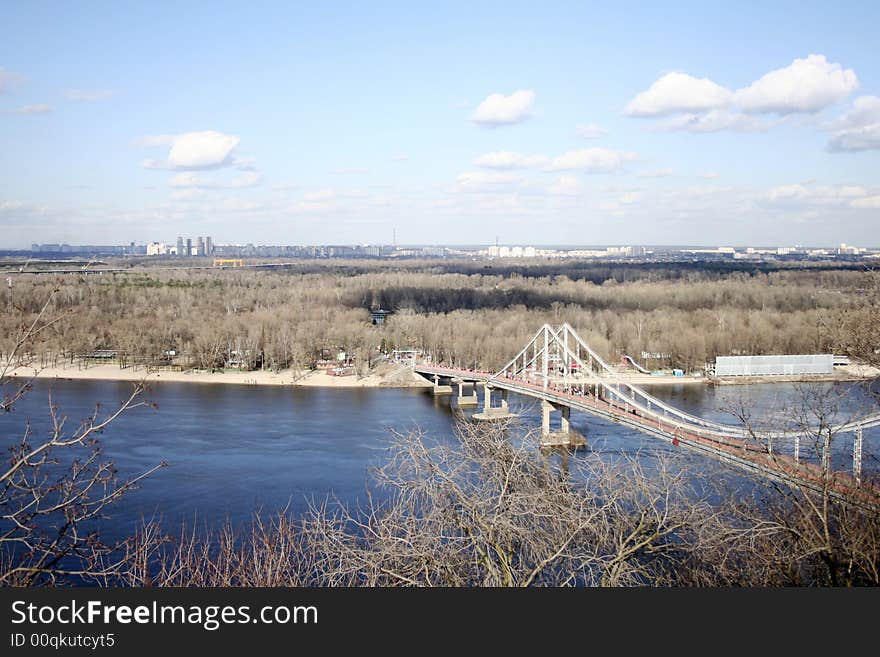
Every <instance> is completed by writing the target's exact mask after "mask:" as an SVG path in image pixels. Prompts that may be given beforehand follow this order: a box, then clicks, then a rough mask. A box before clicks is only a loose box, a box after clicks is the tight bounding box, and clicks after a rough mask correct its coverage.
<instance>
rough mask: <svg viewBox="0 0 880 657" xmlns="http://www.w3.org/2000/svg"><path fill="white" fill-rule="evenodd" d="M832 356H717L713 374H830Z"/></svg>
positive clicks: (832, 362) (832, 364)
mask: <svg viewBox="0 0 880 657" xmlns="http://www.w3.org/2000/svg"><path fill="white" fill-rule="evenodd" d="M833 371H834V356H833V355H831V354H806V355H797V356H784V355H780V356H718V357H717V358H716V359H715V376H785V375H790V376H791V375H798V374H831V373H832V372H833Z"/></svg>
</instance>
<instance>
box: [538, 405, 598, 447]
mask: <svg viewBox="0 0 880 657" xmlns="http://www.w3.org/2000/svg"><path fill="white" fill-rule="evenodd" d="M553 411H559V412H560V415H561V416H562V417H561V419H560V421H559V431H551V430H550V413H552V412H553ZM586 444H587V441H586V439H585V438H584V437H583V436H582V435H581V434H579V433H578V432H577V431H573V430H572V428H571V407H570V406H565V405H563V404H552V403H550V402H548V401H546V400H544V401H542V402H541V446H542V447H583V446H585V445H586Z"/></svg>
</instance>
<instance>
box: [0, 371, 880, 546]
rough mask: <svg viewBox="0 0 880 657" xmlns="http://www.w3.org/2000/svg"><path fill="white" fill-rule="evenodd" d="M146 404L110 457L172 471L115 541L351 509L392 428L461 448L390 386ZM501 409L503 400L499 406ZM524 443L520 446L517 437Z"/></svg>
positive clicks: (765, 408) (63, 407) (150, 486)
mask: <svg viewBox="0 0 880 657" xmlns="http://www.w3.org/2000/svg"><path fill="white" fill-rule="evenodd" d="M130 389H131V384H129V383H115V382H78V381H62V382H53V383H52V384H49V383H44V382H38V384H37V385H35V387H34V389H33V391H31V392H30V393H29V394H28V395H27V396H26V397H25V398H24V399H23V400H21V401H20V402H19V403H18V405H17V406H16V408H15V410H14V412H12V413H7V414H5V415H0V435H2V436H3V441H4V444H6V445H8V444H11V441H14V440H17V439H20V436H21V432H22V431H23V429H24V427H25V423H26V422H30V425H31V431H32V432H33V439H32V441H31V442H32V444H33V443H35V442H36V440H37V439H39V438H40V437H42V436H45V435H47V433H48V431H49V428H50V421H49V413H48V403H49V402H48V398H49V391H50V390H51V393H52V400H53V403H54V404H55V405H56V406H57V408H58V411H59V414H61V415H63V416H65V417H66V418H67V420H66V422H67V425H66V426H67V429H68V431H71V430H73V429H74V428H75V427H76V425H78V424H79V422H80V420H81V419H83V418H85V417H88V416H89V415H90V414H91V413H92V412H93V410H94V407H95V403H96V402H100V403H101V409H102V412H107V411H108V410H109V409H110V408H112V407H113V406H114V405H118V403H119V401H120V400H121V399H123V398H124V397H125V396H127V394H128V392H129V391H130ZM651 390H652V392H653V393H654V394H656V395H657V396H658V397H661V398H663V399H665V400H667V401H669V402H672V403H673V404H675V405H677V406H679V407H680V408H682V409H684V410H687V411H690V412H692V413H695V414H699V415H703V416H705V417H710V418H714V419H719V420H722V421H731V416H730V415H729V414H728V413H726V412H725V411H724V409H725V408H729V407H733V406H736V405H738V404H741V403H745V404H746V405H749V406H755V407H756V408H758V412H759V413H763V414H765V415H769V414H772V413H774V412H777V413H778V412H779V410H780V408H781V407H782V406H784V405H786V404H791V403H792V402H793V401H794V400H795V399H797V398H798V395H799V393H798V391H797V389H796V387H795V386H792V385H788V384H771V385H755V386H725V387H719V388H712V387H708V386H703V385H678V386H663V387H654V388H652V389H651ZM826 390H827V395H826V397H836V396H838V395H840V394H841V393H845V394H842V396H841V404H842V406H843V407H844V409H846V410H848V411H850V412H856V410H857V409H858V408H859V407H861V406H863V405H865V404H866V400H867V397H866V395H865V393H864V392H863V391H862V389H861V388H860V387H856V386H846V387H843V386H826ZM145 399H148V400H150V401H152V402H154V403H155V404H156V406H157V408H156V409H152V408H146V407H142V408H137V409H134V410H131V411H129V412H128V413H126V414H125V415H123V416H122V417H120V418H119V419H118V420H117V421H116V422H114V423H113V424H112V425H111V427H110V428H109V429H108V430H107V431H106V432H105V433H104V434H103V435H102V436H101V441H102V444H103V445H104V449H105V453H106V455H107V457H108V458H111V459H113V460H114V461H115V463H116V464H117V467H118V470H119V473H120V475H121V476H126V475H132V474H136V473H138V472H141V471H144V470H146V469H148V468H150V467H152V466H153V465H155V464H157V463H159V462H160V461H167V462H168V463H169V464H170V465H169V467H167V468H164V469H162V470H160V471H159V472H157V473H155V474H154V475H152V476H151V477H150V478H148V479H146V480H145V481H144V482H143V483H142V484H141V486H140V487H139V489H137V490H135V491H133V492H130V493H129V494H127V495H126V496H125V497H124V498H123V499H122V500H120V501H119V502H118V503H117V504H115V505H114V506H113V507H112V509H111V510H110V511H109V513H108V517H107V518H105V519H104V520H103V521H102V522H103V524H104V531H105V532H106V533H107V534H109V535H116V536H121V535H124V534H127V533H128V532H130V530H131V529H132V527H133V525H134V523H136V522H137V521H138V519H139V518H141V517H151V516H157V517H161V518H162V520H163V523H164V524H165V525H166V526H176V525H179V524H180V523H181V522H184V521H185V522H187V524H190V525H191V524H192V523H193V522H195V523H197V524H199V525H206V524H207V525H211V526H216V525H217V524H219V523H222V522H223V521H224V520H226V519H229V520H231V521H232V522H233V523H236V524H237V523H240V522H242V521H247V520H249V519H250V518H251V516H252V514H253V513H254V512H255V511H258V510H262V511H263V512H273V511H277V510H280V509H283V508H285V507H287V506H289V507H290V509H292V510H293V511H294V512H296V511H299V510H302V509H303V508H304V506H305V505H306V504H307V502H308V500H310V499H315V500H322V499H324V498H326V497H327V496H335V497H337V498H339V499H340V500H342V501H345V502H354V501H355V500H357V499H358V497H362V496H363V493H364V491H365V490H366V488H367V486H368V483H369V469H370V466H374V465H376V464H380V463H382V462H383V459H384V458H386V454H387V449H388V446H389V440H390V437H391V431H392V430H395V431H400V432H404V431H408V430H412V429H415V428H419V429H421V430H422V431H424V432H426V433H428V434H429V435H431V436H432V437H433V438H435V439H437V440H441V441H446V440H449V441H451V440H454V439H455V438H454V433H453V425H454V422H455V416H456V413H455V401H454V397H440V398H434V397H433V396H432V395H431V393H430V390H428V391H425V390H423V389H391V388H381V389H376V388H372V389H369V388H358V389H344V388H282V387H270V386H267V387H257V386H237V385H224V384H216V385H211V384H192V383H161V384H160V383H157V384H155V385H153V386H152V388H151V389H150V391H149V392H148V393H147V394H146V396H145ZM496 403H497V402H496ZM511 407H512V410H515V411H518V412H519V413H520V415H521V417H522V420H523V422H522V426H523V427H526V428H528V427H531V428H535V427H538V426H539V425H540V415H539V413H540V411H539V407H538V405H537V404H536V403H535V402H534V401H533V400H530V399H527V398H521V397H516V396H512V399H511ZM572 425H573V426H574V428H575V429H577V430H578V431H580V432H581V433H583V434H584V435H586V437H587V439H588V442H589V447H588V449H587V450H580V451H579V452H578V453H576V454H575V456H574V458H584V455H585V454H587V453H589V451H591V450H594V451H600V450H601V451H602V452H603V453H605V454H609V455H614V454H621V453H624V454H632V455H635V454H638V457H639V458H640V459H642V460H647V461H650V460H651V459H652V458H654V457H655V455H657V454H658V453H667V454H669V455H671V456H672V457H673V458H674V459H676V460H677V462H679V463H682V464H687V465H688V467H689V469H690V470H692V471H693V472H701V471H706V470H707V469H709V468H710V467H713V464H712V463H710V462H709V461H708V460H707V458H706V457H703V456H700V455H697V454H694V453H692V452H689V451H688V450H686V449H683V448H680V447H678V448H676V447H673V446H671V445H669V444H668V443H665V442H663V441H661V440H658V439H657V438H653V437H650V436H647V435H645V434H642V433H639V432H637V431H634V430H631V429H627V428H625V427H621V426H619V425H616V424H613V423H610V422H606V421H603V420H599V419H597V418H593V417H591V416H587V415H584V414H581V413H573V414H572ZM513 439H517V438H516V437H514V438H513ZM851 449H852V443H851V441H850V438H849V437H846V438H842V439H841V440H840V441H839V442H838V444H837V445H836V447H835V453H834V463H835V467H837V468H840V469H848V468H850V467H851ZM878 455H880V432H878V431H877V430H876V429H874V430H871V431H867V432H866V433H865V459H864V461H865V468H866V469H867V470H874V471H876V470H878V469H880V468H878V460H877V456H878Z"/></svg>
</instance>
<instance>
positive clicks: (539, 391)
mask: <svg viewBox="0 0 880 657" xmlns="http://www.w3.org/2000/svg"><path fill="white" fill-rule="evenodd" d="M414 369H415V371H416V372H417V373H419V374H423V375H426V376H433V375H438V376H441V377H448V378H456V379H462V380H465V381H480V382H483V383H489V384H490V385H491V386H492V387H493V388H498V389H504V390H509V391H511V392H516V393H518V394H522V395H525V396H528V397H533V398H537V399H542V400H546V401H548V402H551V403H557V404H560V405H563V406H568V407H570V408H573V409H576V410H579V411H582V412H585V413H589V414H591V415H594V416H597V417H601V418H604V419H608V420H611V421H613V422H617V423H619V424H623V425H625V426H629V427H631V428H634V429H637V430H639V431H642V432H644V433H647V434H650V435H653V436H655V437H659V438H662V439H664V440H667V441H670V442H672V443H673V444H682V445H684V446H687V447H690V448H693V449H697V450H699V451H701V452H703V453H706V454H709V455H711V456H713V457H715V458H718V459H719V460H722V461H724V462H728V463H731V464H734V465H737V466H739V467H741V468H743V469H746V470H749V471H752V472H756V473H758V474H761V475H762V476H765V477H769V478H773V479H776V480H779V481H783V482H786V483H796V484H800V485H805V486H807V487H810V488H812V489H814V490H817V489H821V488H822V487H823V486H825V485H827V486H829V487H830V490H831V491H832V492H833V493H834V494H835V495H836V496H838V497H845V498H846V499H850V500H853V501H856V502H860V503H863V504H867V505H870V506H880V490H878V489H876V488H875V487H873V486H865V485H861V486H860V485H859V482H857V481H856V480H855V479H854V478H853V477H851V476H849V475H846V474H843V473H839V472H837V473H825V472H823V470H822V469H821V468H820V467H819V466H817V465H815V464H813V463H806V462H803V461H795V459H794V458H793V457H790V456H788V455H784V454H778V453H773V454H771V453H769V452H768V450H767V449H766V448H765V447H764V446H763V445H760V444H758V443H756V442H749V441H748V440H744V439H741V438H737V437H733V436H731V435H730V434H728V433H725V432H722V431H716V430H713V429H711V428H710V427H709V426H705V425H698V424H692V423H689V422H686V421H681V419H680V418H679V419H678V420H675V419H673V418H665V417H664V416H663V415H662V413H659V412H655V413H652V412H650V411H647V412H646V409H645V408H644V407H643V406H641V405H639V404H635V403H633V404H628V403H623V402H621V401H619V400H606V399H602V398H601V397H596V396H593V395H582V394H579V393H576V392H570V391H566V390H563V389H560V388H558V387H552V386H548V387H547V388H546V389H545V388H544V387H543V386H542V385H538V384H535V383H531V382H529V381H524V380H521V379H511V378H507V377H504V376H498V375H496V374H495V373H492V372H482V371H475V370H462V369H455V368H449V367H438V366H432V365H416V366H415V367H414ZM580 383H581V382H580V381H578V382H577V384H578V385H580ZM717 426H722V425H717ZM826 477H827V478H828V481H827V482H826Z"/></svg>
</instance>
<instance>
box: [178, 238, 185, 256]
mask: <svg viewBox="0 0 880 657" xmlns="http://www.w3.org/2000/svg"><path fill="white" fill-rule="evenodd" d="M177 255H179V256H181V257H183V256H184V255H186V251H184V250H183V238H182V237H180V236H178V237H177Z"/></svg>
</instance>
